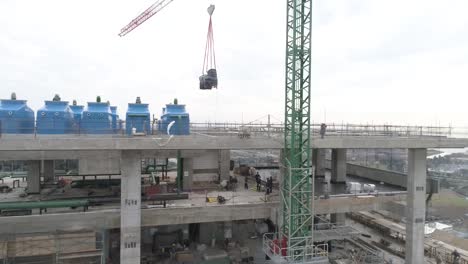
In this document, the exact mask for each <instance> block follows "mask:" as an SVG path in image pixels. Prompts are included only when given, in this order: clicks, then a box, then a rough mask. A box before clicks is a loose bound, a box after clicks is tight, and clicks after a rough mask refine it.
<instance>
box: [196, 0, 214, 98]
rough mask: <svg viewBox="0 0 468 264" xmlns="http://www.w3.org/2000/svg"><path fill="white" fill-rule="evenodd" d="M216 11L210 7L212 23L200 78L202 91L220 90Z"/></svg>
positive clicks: (209, 27) (209, 25)
mask: <svg viewBox="0 0 468 264" xmlns="http://www.w3.org/2000/svg"><path fill="white" fill-rule="evenodd" d="M214 10H215V6H214V5H210V6H209V7H208V14H209V15H210V22H209V24H208V35H207V37H206V46H205V58H204V59H203V68H202V75H201V76H200V89H201V90H211V89H213V88H218V73H217V72H216V56H215V50H214V39H213V24H212V20H211V16H212V15H213V12H214Z"/></svg>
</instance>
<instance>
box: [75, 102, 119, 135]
mask: <svg viewBox="0 0 468 264" xmlns="http://www.w3.org/2000/svg"><path fill="white" fill-rule="evenodd" d="M100 99H101V98H100V97H99V96H98V98H97V100H96V101H100ZM81 131H83V132H84V133H87V134H111V133H112V112H111V110H110V105H109V104H108V103H101V102H88V106H87V107H86V109H85V110H84V111H83V114H82V117H81Z"/></svg>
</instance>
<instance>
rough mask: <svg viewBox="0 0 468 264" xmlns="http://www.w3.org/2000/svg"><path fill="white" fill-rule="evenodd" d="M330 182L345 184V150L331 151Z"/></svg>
mask: <svg viewBox="0 0 468 264" xmlns="http://www.w3.org/2000/svg"><path fill="white" fill-rule="evenodd" d="M331 158H332V161H331V170H332V171H331V182H332V183H346V149H332V157H331Z"/></svg>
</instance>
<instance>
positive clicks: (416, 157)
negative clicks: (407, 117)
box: [405, 149, 427, 264]
mask: <svg viewBox="0 0 468 264" xmlns="http://www.w3.org/2000/svg"><path fill="white" fill-rule="evenodd" d="M426 159H427V150H426V149H409V150H408V185H407V186H408V188H407V191H408V195H407V197H406V205H407V207H406V208H407V210H406V254H405V256H406V257H405V261H406V263H408V264H416V263H421V260H423V259H424V217H425V214H426V204H425V200H426Z"/></svg>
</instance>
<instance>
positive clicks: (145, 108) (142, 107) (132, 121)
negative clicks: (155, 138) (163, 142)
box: [125, 97, 151, 135]
mask: <svg viewBox="0 0 468 264" xmlns="http://www.w3.org/2000/svg"><path fill="white" fill-rule="evenodd" d="M125 130H126V133H127V135H132V134H134V133H144V134H151V115H150V112H149V105H148V104H142V103H141V99H140V97H137V99H136V102H135V103H134V104H132V103H129V104H128V110H127V115H126V120H125Z"/></svg>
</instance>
